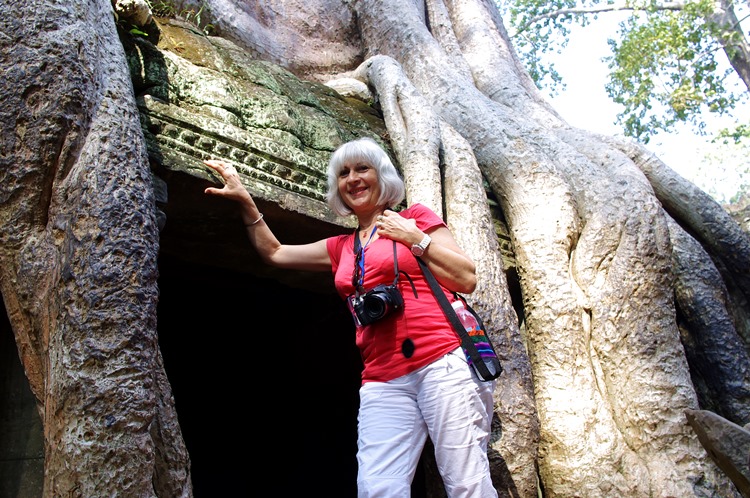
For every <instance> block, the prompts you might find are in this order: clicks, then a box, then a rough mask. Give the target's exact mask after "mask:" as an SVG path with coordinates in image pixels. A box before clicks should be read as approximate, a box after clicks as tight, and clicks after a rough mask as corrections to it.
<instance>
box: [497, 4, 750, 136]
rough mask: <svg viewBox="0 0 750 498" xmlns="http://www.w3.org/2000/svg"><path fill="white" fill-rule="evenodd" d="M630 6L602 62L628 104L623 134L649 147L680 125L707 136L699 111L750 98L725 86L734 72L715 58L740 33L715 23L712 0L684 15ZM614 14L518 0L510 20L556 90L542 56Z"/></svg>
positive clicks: (719, 110) (685, 9)
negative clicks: (599, 17) (572, 33)
mask: <svg viewBox="0 0 750 498" xmlns="http://www.w3.org/2000/svg"><path fill="white" fill-rule="evenodd" d="M618 5H620V4H618ZM625 5H626V9H625V10H626V12H627V15H628V17H627V18H626V19H625V21H623V22H621V23H620V28H619V32H618V33H617V34H616V35H617V37H616V38H610V39H608V40H607V43H608V44H609V46H610V49H611V55H610V56H609V57H607V58H606V59H605V60H606V62H607V64H608V67H609V70H610V75H609V81H608V82H607V84H606V86H605V90H606V91H607V93H608V95H609V96H610V98H611V99H612V100H613V101H614V102H616V103H618V104H621V105H622V106H623V109H624V110H623V112H621V113H620V114H619V115H618V116H617V119H618V124H620V125H621V126H622V127H623V129H624V133H625V134H626V135H628V136H631V137H634V138H636V139H638V140H640V141H642V142H644V143H647V142H648V141H649V139H650V138H651V137H652V136H654V135H655V134H657V133H658V132H659V131H662V130H669V129H671V128H672V127H673V126H674V125H675V124H676V123H679V122H686V123H690V124H691V125H692V126H693V127H694V128H695V129H696V130H697V131H698V132H703V131H704V128H705V124H704V121H703V120H702V119H701V114H702V113H704V112H712V113H716V114H719V115H721V114H725V113H727V112H730V111H731V110H732V109H733V108H734V107H735V105H736V104H737V103H738V102H739V101H740V100H742V99H747V97H748V95H747V94H746V92H741V93H735V92H734V91H733V90H732V89H731V88H729V87H728V86H727V85H726V82H727V81H728V80H727V76H729V75H730V74H731V73H732V70H731V69H728V70H726V71H720V70H719V69H718V68H719V62H718V61H717V59H716V57H717V53H720V54H722V55H721V56H722V57H723V49H724V46H725V44H726V43H728V42H732V41H735V42H736V41H737V40H738V39H739V38H740V37H741V36H742V34H741V32H740V31H738V30H732V29H730V28H729V27H727V26H723V25H720V24H717V23H716V21H714V19H715V17H714V16H715V15H716V12H715V10H714V9H715V8H716V6H715V2H713V1H712V0H694V1H687V2H685V3H684V4H682V7H681V8H680V9H679V10H671V9H667V8H666V7H665V5H662V4H661V3H660V2H657V1H655V0H644V1H640V2H639V1H630V2H626V4H625ZM613 12H615V6H614V4H613V2H612V1H609V0H607V1H602V0H581V1H574V0H553V1H552V2H542V1H540V0H513V2H512V3H510V4H509V5H508V6H507V10H506V12H505V18H506V19H507V20H509V21H510V25H511V29H510V30H509V32H510V33H511V36H512V38H513V45H514V47H515V48H516V50H517V51H518V52H519V55H520V57H521V59H522V60H523V61H524V63H525V64H526V66H527V68H528V70H529V73H530V75H531V77H532V78H533V79H534V81H535V82H536V83H537V85H538V86H539V87H540V88H548V89H549V90H550V91H552V92H553V93H554V92H556V91H557V89H558V88H559V85H561V84H564V82H562V81H561V78H560V76H559V74H558V73H557V71H556V69H555V67H554V64H553V63H548V62H544V60H545V56H547V55H549V54H554V53H557V54H559V53H560V52H561V50H562V48H564V47H565V46H566V45H567V41H568V35H569V33H570V29H571V28H572V27H574V26H576V25H578V26H586V25H587V24H588V23H589V22H591V21H593V20H595V19H596V17H597V15H605V14H610V13H613ZM620 12H622V9H620ZM514 30H515V31H514ZM735 133H740V134H742V133H743V132H742V131H736V132H735ZM744 133H747V129H746V128H745V129H744Z"/></svg>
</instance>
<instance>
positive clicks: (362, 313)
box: [352, 284, 404, 325]
mask: <svg viewBox="0 0 750 498" xmlns="http://www.w3.org/2000/svg"><path fill="white" fill-rule="evenodd" d="M403 306H404V298H403V297H402V296H401V292H400V291H399V290H398V287H396V285H395V284H391V285H385V284H381V285H378V286H376V287H374V288H372V289H371V290H369V291H367V292H365V293H364V294H362V295H361V296H358V297H356V298H354V300H353V303H352V308H354V313H355V314H356V316H357V320H358V321H359V323H360V324H361V325H370V324H371V323H373V322H376V321H378V320H380V319H381V318H383V317H384V316H386V315H387V314H389V313H390V312H392V311H396V310H400V309H401V308H403Z"/></svg>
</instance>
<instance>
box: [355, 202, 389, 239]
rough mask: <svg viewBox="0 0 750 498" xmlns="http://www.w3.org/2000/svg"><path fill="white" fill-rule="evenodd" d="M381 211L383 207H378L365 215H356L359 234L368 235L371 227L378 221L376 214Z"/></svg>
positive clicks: (383, 209) (378, 214)
mask: <svg viewBox="0 0 750 498" xmlns="http://www.w3.org/2000/svg"><path fill="white" fill-rule="evenodd" d="M383 211H385V208H379V209H377V210H375V211H373V212H372V213H368V214H367V215H360V216H358V217H357V219H358V221H359V228H358V230H359V234H360V235H369V234H370V232H371V231H372V229H373V228H374V227H375V223H377V221H378V216H380V215H381V214H383Z"/></svg>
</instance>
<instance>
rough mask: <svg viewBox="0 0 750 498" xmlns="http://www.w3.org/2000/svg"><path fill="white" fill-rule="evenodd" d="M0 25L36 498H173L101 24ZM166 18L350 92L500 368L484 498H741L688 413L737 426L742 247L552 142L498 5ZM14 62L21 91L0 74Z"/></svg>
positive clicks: (643, 178)
mask: <svg viewBox="0 0 750 498" xmlns="http://www.w3.org/2000/svg"><path fill="white" fill-rule="evenodd" d="M3 3H4V4H6V5H4V7H6V11H11V10H13V11H15V12H18V15H15V16H12V17H11V16H6V17H5V18H4V20H3V26H4V27H3V30H2V33H3V34H4V36H3V37H2V38H0V43H2V53H3V55H4V57H3V59H2V60H3V69H4V74H6V75H7V76H6V79H7V81H6V83H5V84H3V85H2V89H3V97H4V98H3V99H2V100H1V102H2V103H1V104H0V105H2V109H3V112H2V116H3V129H4V130H5V131H6V133H5V134H4V138H3V139H2V140H3V144H4V145H3V154H2V159H1V160H2V163H1V164H2V172H1V174H2V175H3V176H2V178H0V179H1V180H2V182H1V183H0V185H2V193H3V194H2V195H3V199H4V200H7V201H8V202H4V203H3V204H2V208H1V209H2V210H1V211H0V212H2V213H3V217H2V219H3V221H2V224H3V230H2V232H0V233H2V236H1V237H2V238H1V239H0V240H2V243H1V244H0V257H1V258H2V260H1V261H2V264H1V265H0V272H1V273H0V289H1V290H2V293H3V298H4V300H5V303H6V308H7V309H8V313H9V315H10V317H11V321H12V323H13V328H14V333H15V336H16V340H17V343H18V348H19V351H20V353H21V357H22V360H23V364H24V367H25V369H26V373H27V376H28V378H29V382H30V385H31V386H32V390H33V391H34V394H35V395H36V397H37V399H38V401H39V407H40V412H41V413H42V415H43V420H44V426H45V444H46V454H45V457H46V481H45V484H46V485H45V496H68V495H70V496H93V495H97V496H98V495H115V494H118V493H123V492H127V494H129V495H133V496H165V497H166V496H169V497H173V496H190V495H191V494H192V491H191V487H190V473H189V458H188V456H187V454H186V452H185V448H184V444H183V442H182V437H181V434H180V429H179V426H178V425H177V422H176V414H175V411H174V406H173V402H172V399H171V390H170V387H169V384H168V382H167V380H166V376H165V374H164V370H163V365H162V362H161V355H160V352H159V349H158V347H157V341H156V338H155V323H154V317H155V305H156V304H155V303H156V284H155V279H156V275H155V273H156V272H155V258H156V253H157V248H158V238H157V236H156V228H155V219H154V217H153V204H154V200H153V197H152V196H153V194H152V191H151V188H150V178H149V174H148V161H147V158H146V153H145V145H144V143H143V136H142V133H141V131H140V124H139V123H138V115H137V112H136V111H135V106H134V101H133V97H132V89H131V87H130V82H129V81H126V78H127V67H126V63H125V60H124V57H123V54H122V49H121V46H120V44H119V43H117V42H116V33H115V29H114V22H113V19H112V16H111V15H110V14H111V12H110V9H109V3H108V2H106V1H104V0H89V1H84V0H75V1H72V2H71V1H66V2H61V1H56V2H50V1H42V0H33V1H28V2H23V3H22V4H21V7H19V6H17V5H15V3H14V2H10V1H9V0H3ZM176 3H177V5H176V11H177V12H182V11H183V10H184V9H185V8H186V7H187V6H190V5H191V3H192V5H194V6H197V7H204V6H205V7H207V8H206V9H205V10H204V11H202V12H203V13H204V14H203V15H205V16H206V17H207V18H210V22H211V24H212V26H214V27H215V28H216V29H217V31H218V32H219V33H220V34H221V35H222V36H224V37H226V38H227V39H231V40H234V41H235V42H237V43H238V44H240V45H241V46H242V47H243V48H244V49H245V50H247V52H248V53H249V54H252V55H253V56H254V57H257V58H260V59H264V60H267V61H269V62H273V63H275V64H279V65H281V66H284V67H286V68H288V69H289V70H291V71H293V72H294V73H295V74H296V75H297V76H298V77H301V78H307V79H309V80H313V81H316V82H324V81H327V80H335V79H336V80H339V81H343V80H346V79H347V78H348V79H351V78H354V79H357V80H359V83H360V86H359V88H360V91H368V90H367V89H365V88H364V85H362V83H366V84H367V85H368V88H369V91H371V92H372V97H373V100H374V101H375V102H377V104H378V106H379V108H380V109H381V110H382V113H383V117H384V120H385V122H386V124H387V127H388V132H389V134H390V138H391V144H392V146H393V149H394V151H395V152H396V155H397V159H398V163H399V167H400V168H401V171H402V173H403V174H404V177H405V180H406V184H407V190H408V193H407V199H408V201H409V202H410V203H411V202H423V203H425V204H427V205H429V206H430V207H432V208H433V209H435V210H436V211H437V212H438V213H441V214H442V215H443V216H444V217H445V219H446V221H447V222H448V224H449V226H450V227H451V229H452V230H453V231H454V233H455V234H456V237H457V239H458V240H459V242H460V243H461V245H462V247H464V249H466V250H467V252H468V253H469V254H471V256H472V257H473V258H474V260H475V261H476V263H477V268H478V272H479V275H478V276H479V282H478V288H477V291H476V292H475V293H474V294H473V295H472V296H470V300H471V304H472V305H474V306H475V307H476V308H477V309H478V310H479V311H480V313H482V314H483V315H484V316H485V317H486V318H487V325H488V328H489V330H490V333H491V334H492V336H493V337H494V338H495V340H496V342H497V344H498V346H499V347H498V349H499V352H500V354H501V356H502V357H503V363H504V367H505V372H504V373H503V375H502V376H501V378H500V381H499V383H498V388H497V391H496V393H495V399H496V412H495V415H496V419H497V421H496V423H495V424H494V425H493V439H492V442H491V448H490V458H491V464H492V470H493V478H494V480H495V484H496V487H497V488H498V491H499V493H500V495H501V496H522V497H535V496H537V494H538V488H539V489H540V490H541V493H542V494H543V495H544V496H548V497H552V496H562V497H568V496H586V497H597V496H602V497H609V496H632V497H641V496H680V497H682V496H722V497H729V496H739V494H738V492H737V490H736V488H735V487H734V486H733V485H732V482H731V481H730V480H729V479H728V478H727V477H726V476H725V475H723V474H722V473H721V472H720V471H719V470H718V468H717V466H716V465H715V464H714V462H713V461H712V460H711V458H710V457H709V454H708V453H707V452H706V451H705V450H704V448H703V447H702V446H701V443H700V441H699V440H698V438H697V436H696V434H695V432H694V431H693V430H692V428H691V427H690V425H689V423H688V421H687V419H686V416H685V413H686V411H690V410H697V409H701V408H708V409H710V410H713V411H716V412H717V413H719V414H720V415H721V416H723V417H726V418H728V419H730V420H732V421H733V422H735V423H739V424H744V423H746V422H747V413H746V410H743V407H745V406H747V400H748V389H750V379H749V378H748V377H749V376H750V373H748V372H750V360H749V359H748V349H750V348H749V347H748V344H749V343H750V341H749V338H750V326H748V323H750V321H749V320H748V316H749V315H750V311H749V310H748V304H747V303H748V295H749V294H750V285H749V282H750V249H748V248H750V240H749V238H748V235H747V233H745V232H742V231H741V230H740V229H739V227H738V226H737V225H736V223H734V222H733V221H731V219H730V218H729V217H728V216H726V213H724V212H723V211H722V210H721V208H720V207H719V206H718V205H716V204H715V203H714V202H713V201H711V200H710V199H708V198H707V196H701V195H700V193H698V192H695V191H694V190H693V189H694V187H692V185H689V184H687V183H685V182H683V181H681V180H680V179H679V177H678V176H677V175H676V174H675V173H674V172H672V171H671V170H670V169H669V168H668V167H667V166H666V165H664V164H662V163H660V162H659V161H658V159H656V158H653V157H652V156H650V155H648V154H645V152H644V150H643V149H642V148H640V147H638V146H637V144H633V143H631V142H626V141H621V140H616V139H613V138H611V137H602V136H598V135H595V134H592V133H588V132H584V131H582V130H578V129H575V128H572V127H570V126H569V125H568V124H567V123H565V122H564V121H563V120H562V119H561V118H560V116H559V115H558V114H557V113H556V112H555V111H554V109H552V108H551V107H550V106H549V104H548V103H547V102H546V101H545V100H544V99H543V97H542V96H541V95H540V94H539V92H538V91H537V90H536V88H535V87H534V85H533V83H532V82H531V79H530V78H529V76H528V74H527V73H526V71H525V70H524V68H523V67H522V66H521V65H520V63H519V61H518V58H517V57H516V55H515V53H514V51H513V48H512V46H511V44H510V41H509V40H508V37H507V34H506V32H505V30H504V27H503V26H502V22H501V19H500V17H499V14H498V12H497V9H496V7H495V6H494V3H493V2H491V1H489V0H461V1H458V0H427V1H426V2H415V1H413V0H354V1H348V0H313V1H310V0H308V1H305V2H303V1H302V0H270V1H266V2H262V3H254V2H245V1H241V0H201V1H193V2H189V1H186V2H176ZM11 4H13V5H11ZM29 58H35V59H33V60H38V64H37V65H36V66H35V68H36V72H34V73H29V72H14V71H13V70H12V66H11V63H12V61H14V60H21V59H29ZM40 81H41V82H43V83H44V84H41V85H40V84H39V82H40ZM332 86H333V83H332ZM353 86H355V87H356V85H353ZM19 89H20V90H19ZM582 105H585V103H584V104H582ZM9 130H13V132H12V133H11V132H9ZM6 150H7V151H10V152H11V153H8V154H6V152H5V151H6ZM19 162H24V163H33V164H38V165H39V167H38V168H36V169H34V171H33V173H32V174H30V175H28V174H26V173H25V172H26V171H28V169H27V168H24V169H20V168H18V167H17V165H18V163H19ZM485 182H486V184H487V185H488V186H489V190H490V194H491V195H492V196H493V197H494V198H496V199H498V201H499V203H500V207H501V210H502V213H501V214H502V218H503V219H504V221H505V222H506V223H507V226H508V229H509V231H510V235H511V238H512V242H513V250H514V253H515V260H516V269H517V272H518V275H519V279H520V285H521V292H522V295H523V303H522V306H520V308H522V311H521V316H517V315H516V311H515V310H514V307H513V305H512V303H511V295H510V291H509V288H508V282H507V278H506V274H505V271H504V268H503V262H502V258H501V254H500V247H499V244H498V241H497V238H496V236H495V230H494V227H493V223H492V215H491V212H490V210H489V207H488V198H487V194H486V190H485V185H484V184H485ZM693 199H697V203H696V201H693ZM39 206H43V208H42V209H39ZM40 213H41V215H40ZM21 274H23V275H25V277H24V278H23V279H20V280H19V279H18V278H17V277H18V275H21ZM704 277H705V278H704ZM92 288H93V289H94V292H92V291H91V289H92ZM112 317H117V320H112V319H111V318H112ZM519 319H520V321H519ZM92 469H102V470H101V472H93V471H92ZM130 491H132V493H130ZM435 493H439V492H435Z"/></svg>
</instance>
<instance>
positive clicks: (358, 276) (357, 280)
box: [353, 226, 378, 292]
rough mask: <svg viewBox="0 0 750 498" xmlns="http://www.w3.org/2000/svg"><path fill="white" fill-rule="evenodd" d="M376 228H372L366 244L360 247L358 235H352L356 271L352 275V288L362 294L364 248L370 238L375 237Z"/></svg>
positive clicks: (368, 243)
mask: <svg viewBox="0 0 750 498" xmlns="http://www.w3.org/2000/svg"><path fill="white" fill-rule="evenodd" d="M377 229H378V227H377V226H375V227H372V232H370V237H369V238H368V239H367V242H365V245H364V246H362V245H361V244H360V242H359V234H358V233H355V234H354V237H355V239H354V250H355V251H356V259H357V261H356V263H355V264H356V265H357V266H356V269H355V273H354V279H353V280H354V287H355V288H356V290H357V292H362V291H363V290H364V289H363V288H362V284H364V282H365V247H367V246H368V245H370V241H371V240H372V236H373V235H375V230H377Z"/></svg>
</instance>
